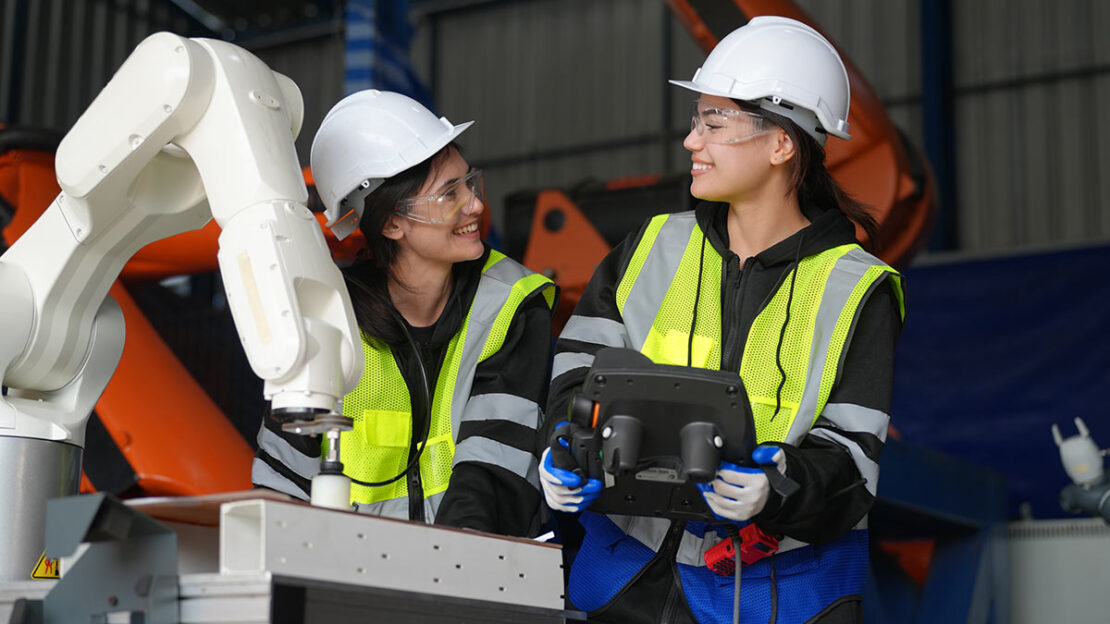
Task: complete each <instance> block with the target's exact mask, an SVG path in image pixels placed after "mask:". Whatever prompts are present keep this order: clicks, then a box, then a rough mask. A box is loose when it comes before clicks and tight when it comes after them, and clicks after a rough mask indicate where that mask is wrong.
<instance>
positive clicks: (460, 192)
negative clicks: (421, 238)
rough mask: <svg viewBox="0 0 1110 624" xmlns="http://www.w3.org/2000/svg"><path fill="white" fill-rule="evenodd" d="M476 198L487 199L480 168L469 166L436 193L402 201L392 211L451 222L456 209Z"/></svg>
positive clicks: (457, 210) (406, 215) (413, 217)
mask: <svg viewBox="0 0 1110 624" xmlns="http://www.w3.org/2000/svg"><path fill="white" fill-rule="evenodd" d="M475 199H477V200H478V201H479V202H481V203H485V201H486V194H485V182H484V181H483V179H482V170H481V169H471V170H470V172H469V173H467V174H466V175H465V176H463V177H462V178H460V179H458V180H456V181H454V182H452V183H451V184H450V185H449V186H447V187H445V188H444V189H443V190H442V191H440V192H439V193H437V194H435V195H422V196H420V197H410V198H408V199H404V200H401V201H400V202H398V204H397V207H396V208H394V211H395V212H396V213H397V214H399V215H401V216H404V217H406V218H409V219H412V220H413V221H419V222H421V223H454V222H455V218H456V217H457V216H458V214H459V211H460V210H462V209H463V208H464V207H466V206H468V205H470V204H471V203H472V202H473V201H474V200H475Z"/></svg>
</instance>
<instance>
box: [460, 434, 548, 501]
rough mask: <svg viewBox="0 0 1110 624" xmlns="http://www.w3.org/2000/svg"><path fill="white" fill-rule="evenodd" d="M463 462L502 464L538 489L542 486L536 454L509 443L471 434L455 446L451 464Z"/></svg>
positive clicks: (501, 465)
mask: <svg viewBox="0 0 1110 624" xmlns="http://www.w3.org/2000/svg"><path fill="white" fill-rule="evenodd" d="M463 462H482V463H485V464H493V465H495V466H500V467H502V468H504V469H506V470H508V471H510V472H512V473H514V474H516V475H517V476H519V477H520V478H522V479H524V480H526V481H528V483H531V484H532V487H534V488H536V489H537V490H538V489H539V488H540V480H539V462H538V461H537V460H536V456H535V455H533V454H531V453H529V452H528V451H522V450H520V449H518V448H513V447H511V446H509V445H508V444H502V443H501V442H498V441H496V440H491V439H489V438H483V437H481V436H471V437H469V438H467V439H465V440H463V441H462V442H459V445H458V446H456V447H455V459H454V461H453V462H452V463H451V466H452V467H454V466H457V465H459V464H461V463H463Z"/></svg>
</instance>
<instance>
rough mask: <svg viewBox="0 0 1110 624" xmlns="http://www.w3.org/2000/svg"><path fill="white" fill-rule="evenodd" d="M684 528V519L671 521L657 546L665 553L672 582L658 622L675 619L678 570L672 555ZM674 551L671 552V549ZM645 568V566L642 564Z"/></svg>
mask: <svg viewBox="0 0 1110 624" xmlns="http://www.w3.org/2000/svg"><path fill="white" fill-rule="evenodd" d="M685 530H686V522H685V521H677V522H672V523H671V528H670V529H669V530H668V531H667V537H665V538H664V539H663V543H662V544H660V546H659V553H660V554H663V553H667V557H668V559H669V560H670V561H668V565H669V566H670V568H671V574H672V575H673V576H672V578H674V582H673V583H671V584H670V586H669V587H668V589H667V599H666V600H665V601H663V612H662V613H661V614H660V615H659V624H672V623H673V622H674V621H675V614H676V613H678V609H679V600H680V598H679V591H680V589H679V581H678V571H677V570H676V569H675V561H674V557H675V555H676V554H677V552H678V544H677V542H678V540H680V539H682V533H683V532H684V531H685ZM672 549H673V550H674V551H675V552H671V550H672ZM644 567H645V569H646V567H647V566H644Z"/></svg>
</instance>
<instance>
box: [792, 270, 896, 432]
mask: <svg viewBox="0 0 1110 624" xmlns="http://www.w3.org/2000/svg"><path fill="white" fill-rule="evenodd" d="M880 264H882V262H880V261H879V259H878V258H875V257H874V256H872V255H871V254H869V253H867V252H865V251H863V250H861V249H858V248H854V249H851V250H849V251H848V253H846V254H844V255H843V256H841V257H840V258H839V259H837V261H836V265H835V266H833V269H832V271H831V272H830V273H829V277H828V280H827V281H826V282H825V290H824V293H823V294H822V296H821V307H820V308H819V309H818V310H817V319H816V322H815V323H814V328H813V343H812V345H811V346H810V353H809V374H808V375H807V376H806V380H805V389H804V390H803V391H802V401H801V404H800V405H799V406H798V413H797V415H796V416H795V417H794V422H792V423H791V424H790V432H789V433H787V435H786V439H785V440H784V442H786V443H788V444H798V443H799V442H800V441H801V439H802V438H803V437H805V435H806V432H808V431H809V428H810V427H811V426H812V425H813V421H814V419H815V418H816V417H817V413H816V412H817V400H818V398H819V396H820V394H821V378H822V376H823V374H824V371H825V360H826V356H827V355H828V353H829V347H830V344H829V342H830V340H831V339H832V335H833V331H834V330H835V328H836V322H837V321H838V320H839V319H840V313H841V311H843V310H844V307H845V306H846V305H847V304H848V299H849V298H850V297H851V295H852V290H853V289H855V287H856V285H857V284H859V282H860V280H861V279H862V278H863V276H864V274H865V273H866V272H867V270H868V269H870V268H871V267H873V266H876V265H880ZM860 307H861V308H862V304H861V305H860ZM856 313H857V314H858V313H859V309H858V308H857V310H856Z"/></svg>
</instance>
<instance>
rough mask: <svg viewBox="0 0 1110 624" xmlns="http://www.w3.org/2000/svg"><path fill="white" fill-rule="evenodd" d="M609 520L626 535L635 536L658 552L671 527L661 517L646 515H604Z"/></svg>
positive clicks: (669, 523)
mask: <svg viewBox="0 0 1110 624" xmlns="http://www.w3.org/2000/svg"><path fill="white" fill-rule="evenodd" d="M606 517H607V518H609V520H610V521H611V522H612V523H613V524H615V525H617V526H618V527H620V528H621V530H623V531H624V533H625V534H626V535H628V536H629V537H632V538H635V539H636V540H637V541H639V542H640V543H641V544H643V545H644V546H647V547H648V548H650V549H651V551H652V552H659V547H660V546H662V545H663V539H664V538H666V537H667V531H669V530H670V528H671V521H670V520H666V519H663V518H648V517H647V516H617V515H606Z"/></svg>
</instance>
